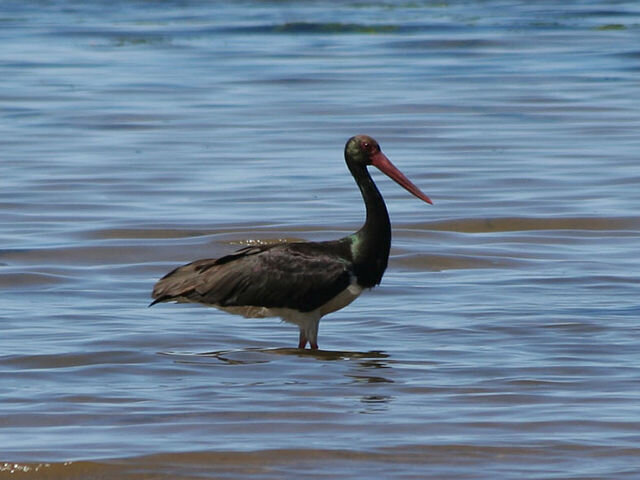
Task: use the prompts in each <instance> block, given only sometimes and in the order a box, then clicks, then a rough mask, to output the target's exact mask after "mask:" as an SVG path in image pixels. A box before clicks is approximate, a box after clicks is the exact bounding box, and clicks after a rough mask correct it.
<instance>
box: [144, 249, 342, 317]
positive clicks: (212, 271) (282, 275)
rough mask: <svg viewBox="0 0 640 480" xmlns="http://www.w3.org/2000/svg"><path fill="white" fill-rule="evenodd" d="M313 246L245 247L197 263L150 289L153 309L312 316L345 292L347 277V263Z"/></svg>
mask: <svg viewBox="0 0 640 480" xmlns="http://www.w3.org/2000/svg"><path fill="white" fill-rule="evenodd" d="M318 245H320V244H313V243H289V244H278V245H270V246H263V247H247V248H244V249H242V250H239V251H237V252H235V253H233V254H231V255H228V256H226V257H221V258H219V259H206V260H198V261H196V262H193V263H190V264H187V265H184V266H182V267H179V268H177V269H176V270H174V271H173V272H171V273H169V274H168V275H166V276H165V277H164V278H162V279H161V280H160V281H159V282H158V283H157V284H156V286H155V287H154V289H153V294H152V296H153V298H154V299H155V301H154V303H157V302H162V301H172V300H174V301H186V302H198V303H204V304H208V305H216V306H220V307H236V306H237V307H240V306H260V307H266V308H291V309H295V310H299V311H302V312H308V311H311V310H315V309H316V308H318V307H320V306H321V305H323V304H325V303H326V302H328V301H329V300H331V299H332V298H333V297H335V296H336V295H338V294H339V293H340V292H341V291H343V290H344V289H345V288H347V287H348V286H349V284H350V283H351V277H352V272H351V270H350V266H349V263H348V261H346V260H345V259H343V258H341V257H339V256H337V255H334V254H331V253H327V252H326V251H325V250H323V249H322V248H318Z"/></svg>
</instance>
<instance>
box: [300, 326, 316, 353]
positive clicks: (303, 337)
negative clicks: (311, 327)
mask: <svg viewBox="0 0 640 480" xmlns="http://www.w3.org/2000/svg"><path fill="white" fill-rule="evenodd" d="M306 346H307V337H306V335H305V334H304V332H303V331H302V329H300V340H299V341H298V348H302V349H304V348H305V347H306ZM311 348H313V345H312V346H311Z"/></svg>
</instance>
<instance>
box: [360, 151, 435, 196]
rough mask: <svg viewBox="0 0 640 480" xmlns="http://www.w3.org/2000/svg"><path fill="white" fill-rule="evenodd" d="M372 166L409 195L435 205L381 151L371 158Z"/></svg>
mask: <svg viewBox="0 0 640 480" xmlns="http://www.w3.org/2000/svg"><path fill="white" fill-rule="evenodd" d="M371 165H373V166H374V167H376V168H377V169H378V170H380V171H381V172H382V173H384V174H385V175H386V176H388V177H389V178H391V179H392V180H393V181H395V182H396V183H397V184H398V185H400V186H401V187H403V188H404V189H405V190H406V191H408V192H409V193H411V194H413V195H415V196H416V197H418V198H419V199H420V200H423V201H425V202H427V203H430V204H431V205H433V202H432V201H431V199H430V198H429V197H427V196H426V195H425V194H424V193H422V191H421V190H420V189H419V188H418V187H416V186H415V185H414V184H413V182H411V180H409V179H408V178H407V177H405V176H404V174H403V173H402V172H401V171H400V170H398V169H397V168H396V167H395V166H394V165H393V163H391V160H389V159H388V158H387V156H386V155H385V154H384V153H382V152H381V151H378V153H376V154H374V155H373V156H372V157H371Z"/></svg>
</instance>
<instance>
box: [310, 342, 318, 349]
mask: <svg viewBox="0 0 640 480" xmlns="http://www.w3.org/2000/svg"><path fill="white" fill-rule="evenodd" d="M310 345H311V350H318V344H317V343H316V342H310Z"/></svg>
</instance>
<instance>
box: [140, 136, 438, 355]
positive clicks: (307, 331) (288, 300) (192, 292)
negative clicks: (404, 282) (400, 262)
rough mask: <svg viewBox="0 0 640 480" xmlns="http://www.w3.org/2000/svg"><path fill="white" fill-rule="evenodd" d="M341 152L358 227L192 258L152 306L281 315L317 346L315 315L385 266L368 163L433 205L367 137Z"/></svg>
mask: <svg viewBox="0 0 640 480" xmlns="http://www.w3.org/2000/svg"><path fill="white" fill-rule="evenodd" d="M344 158H345V162H346V164H347V168H348V169H349V171H350V172H351V175H352V176H353V178H354V180H355V182H356V184H357V185H358V187H359V189H360V192H361V194H362V199H363V201H364V204H365V208H366V218H365V222H364V224H363V225H362V227H361V228H360V229H359V230H358V231H357V232H355V233H353V234H351V235H348V236H346V237H344V238H340V239H338V240H330V241H322V242H304V241H297V242H279V243H272V244H265V245H251V246H246V247H244V248H241V249H239V250H237V251H235V252H233V253H231V254H229V255H225V256H222V257H220V258H209V259H203V260H196V261H194V262H191V263H188V264H186V265H183V266H181V267H178V268H176V269H174V270H172V271H171V272H169V273H168V274H166V275H165V276H164V277H162V278H161V279H160V280H158V282H157V283H156V284H155V286H154V287H153V291H152V294H151V297H152V299H153V302H152V303H151V304H150V305H149V306H152V305H155V304H157V303H161V302H178V303H200V304H204V305H206V306H211V307H216V308H218V309H220V310H223V311H225V312H228V313H231V314H238V315H242V316H244V317H247V318H265V317H280V318H281V319H282V320H284V321H285V322H287V323H292V324H295V325H297V326H298V328H299V331H300V333H299V339H298V349H305V348H306V346H307V344H309V347H310V349H312V350H318V326H319V323H320V319H321V318H322V317H324V316H325V315H327V314H329V313H332V312H335V311H337V310H340V309H341V308H344V307H346V306H347V305H349V304H350V303H351V302H353V301H354V300H355V299H356V298H357V297H358V296H359V295H360V294H361V293H362V292H363V291H364V290H365V289H371V288H373V287H375V286H376V285H378V284H379V283H380V282H381V280H382V276H383V274H384V272H385V270H386V268H387V262H388V259H389V250H390V248H391V223H390V220H389V213H388V211H387V207H386V205H385V203H384V199H383V198H382V195H381V194H380V191H379V190H378V188H377V187H376V184H375V183H374V181H373V179H372V177H371V175H370V173H369V171H368V169H367V167H369V166H374V167H376V168H377V169H379V170H380V171H382V172H383V173H384V174H386V175H387V176H388V177H390V178H391V179H393V180H394V181H395V182H396V183H398V184H399V185H400V186H402V187H403V188H404V189H406V190H407V191H408V192H409V193H411V194H412V195H414V196H415V197H417V198H419V199H420V200H422V201H424V202H426V203H429V204H433V202H432V201H431V199H430V198H429V197H428V196H427V195H425V194H424V193H423V192H422V191H421V190H420V189H419V188H418V187H417V186H416V185H414V184H413V183H412V182H411V181H410V180H409V179H408V178H407V177H406V176H405V175H404V174H403V173H402V172H401V171H400V170H398V169H397V168H396V167H395V166H394V165H393V164H392V163H391V161H390V160H389V159H388V158H387V156H386V155H385V154H384V153H382V150H381V149H380V146H379V144H378V142H377V141H376V140H374V139H373V138H372V137H370V136H367V135H356V136H354V137H351V138H350V139H349V140H348V141H347V143H346V145H345V149H344Z"/></svg>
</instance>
